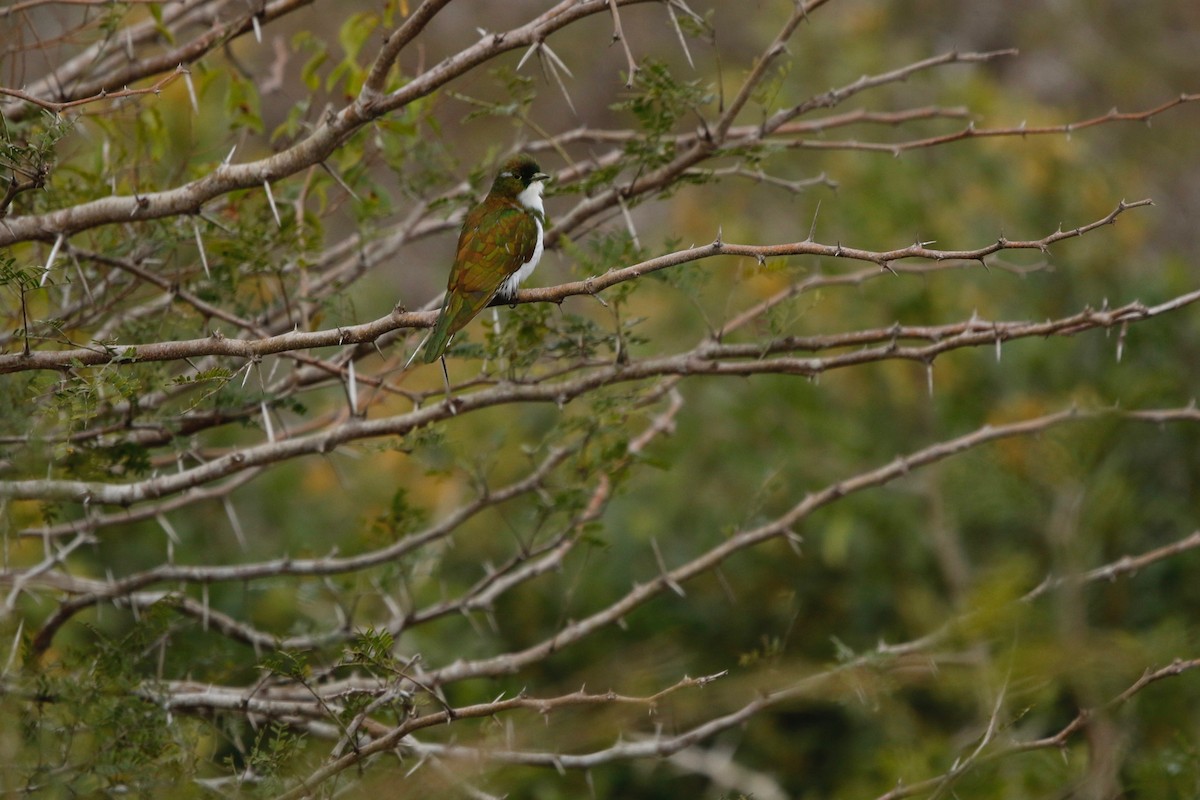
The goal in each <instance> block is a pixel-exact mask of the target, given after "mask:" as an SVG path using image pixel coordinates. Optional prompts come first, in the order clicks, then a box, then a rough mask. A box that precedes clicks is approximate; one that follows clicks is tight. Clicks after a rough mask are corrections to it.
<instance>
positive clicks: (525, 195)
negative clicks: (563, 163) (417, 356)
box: [425, 153, 550, 364]
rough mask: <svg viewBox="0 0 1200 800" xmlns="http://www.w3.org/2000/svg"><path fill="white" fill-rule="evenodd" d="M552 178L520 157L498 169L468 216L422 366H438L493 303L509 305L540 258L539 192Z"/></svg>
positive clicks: (542, 209)
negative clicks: (460, 335)
mask: <svg viewBox="0 0 1200 800" xmlns="http://www.w3.org/2000/svg"><path fill="white" fill-rule="evenodd" d="M548 180H550V176H549V175H547V174H546V173H544V172H542V171H541V169H540V168H539V167H538V165H537V162H535V161H534V160H533V159H532V158H531V157H529V156H528V155H525V154H524V153H521V154H518V155H515V156H512V157H511V158H509V159H508V160H507V161H505V162H504V164H503V166H501V168H500V172H499V174H497V175H496V180H495V181H494V182H493V183H492V189H491V191H489V192H488V194H487V197H485V198H483V200H482V201H481V202H480V203H479V204H478V205H476V206H475V207H474V208H472V209H471V210H470V211H468V212H467V217H466V219H465V220H464V221H463V227H462V233H460V234H459V236H458V251H457V254H456V255H455V257H454V267H453V268H452V269H451V270H450V280H449V281H448V282H447V284H446V299H445V301H443V303H442V312H441V314H440V315H439V316H438V319H437V323H436V324H435V325H434V327H433V333H432V334H430V336H429V339H428V340H427V341H426V342H425V363H427V364H429V363H432V362H434V361H436V360H437V359H438V358H439V357H440V356H441V355H442V353H444V352H445V350H446V345H447V344H449V342H450V337H451V336H453V335H454V334H455V333H457V332H458V331H460V330H462V329H463V327H465V326H466V324H467V323H468V322H470V321H471V320H472V319H474V318H475V315H476V314H478V313H479V312H480V311H482V310H483V309H484V308H485V307H486V306H487V305H488V304H489V303H491V302H492V300H493V298H495V299H498V300H499V301H500V302H510V301H511V300H512V299H513V298H515V297H516V294H517V287H519V286H520V285H521V281H523V280H525V279H526V278H528V277H529V276H530V275H531V274H532V273H533V269H534V267H536V266H537V263H538V261H539V260H541V257H542V229H543V227H544V226H545V222H546V210H545V207H544V206H543V205H542V190H543V189H544V188H545V183H546V181H548Z"/></svg>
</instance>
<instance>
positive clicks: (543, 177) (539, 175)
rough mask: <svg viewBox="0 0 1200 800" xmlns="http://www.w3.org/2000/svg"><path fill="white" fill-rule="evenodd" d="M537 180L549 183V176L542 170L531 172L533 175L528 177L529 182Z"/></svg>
mask: <svg viewBox="0 0 1200 800" xmlns="http://www.w3.org/2000/svg"><path fill="white" fill-rule="evenodd" d="M537 181H545V182H547V183H549V182H550V176H549V175H547V174H546V173H544V172H535V173H533V177H532V178H530V179H529V182H530V183H535V182H537Z"/></svg>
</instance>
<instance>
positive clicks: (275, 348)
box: [0, 199, 1153, 374]
mask: <svg viewBox="0 0 1200 800" xmlns="http://www.w3.org/2000/svg"><path fill="white" fill-rule="evenodd" d="M1152 204H1153V201H1151V200H1149V199H1145V200H1138V201H1135V202H1131V203H1127V202H1124V201H1122V202H1121V203H1119V204H1118V205H1117V207H1116V208H1114V209H1113V210H1112V211H1111V212H1110V213H1109V214H1107V215H1106V216H1105V217H1103V218H1101V219H1098V220H1095V221H1094V222H1090V223H1088V224H1086V225H1082V226H1080V227H1077V228H1071V229H1068V230H1063V229H1062V228H1061V227H1060V228H1059V229H1058V230H1057V231H1055V232H1054V233H1051V234H1049V235H1047V236H1044V237H1042V238H1040V239H1033V240H1014V239H1008V238H1005V237H1000V238H999V239H997V240H996V241H994V242H992V243H991V244H988V245H985V246H983V247H978V248H974V249H969V250H937V249H933V248H930V247H927V246H925V245H924V244H921V243H916V244H912V245H909V246H907V247H901V248H896V249H893V250H881V251H876V250H864V249H861V248H856V247H847V246H843V245H842V244H840V243H838V244H822V243H819V242H814V241H811V240H805V241H799V242H790V243H787V244H777V245H749V244H734V243H731V242H724V241H722V240H721V239H720V238H718V239H717V240H715V241H713V242H711V243H709V244H706V245H701V246H698V247H690V248H688V249H686V250H679V251H676V252H674V253H668V254H666V255H663V256H658V257H656V258H651V259H648V260H646V261H642V262H640V263H638V264H634V265H631V266H628V267H623V268H620V269H614V270H610V271H609V272H606V273H604V274H603V275H599V276H597V277H594V278H587V279H586V280H582V281H572V282H568V283H564V284H560V285H559V286H552V287H547V288H542V289H522V290H521V291H520V292H518V294H517V297H516V300H515V302H516V303H536V302H555V303H561V302H562V301H563V300H565V299H566V298H568V297H573V296H579V295H594V294H596V293H598V292H600V291H603V290H604V289H607V288H610V287H612V286H615V285H617V284H620V283H624V282H625V281H629V280H633V279H635V278H639V277H641V276H643V275H648V274H650V273H653V272H658V271H659V270H663V269H668V268H671V267H677V266H681V265H683V264H688V263H692V262H695V261H701V260H704V259H708V258H714V257H717V256H741V257H746V258H754V259H758V260H759V261H763V262H765V261H766V260H767V259H769V258H783V257H793V256H822V257H826V258H838V259H847V260H851V261H864V262H868V263H872V264H877V265H878V266H879V267H880V268H881V269H890V268H891V265H892V264H893V263H894V262H897V261H901V260H905V259H926V260H929V261H934V262H941V261H975V262H979V263H985V259H986V258H987V257H988V256H990V255H994V254H995V253H998V252H1000V251H1003V250H1038V251H1040V252H1046V251H1048V250H1049V248H1050V246H1051V245H1053V244H1055V243H1057V242H1060V241H1063V240H1064V239H1071V238H1074V237H1077V236H1082V235H1084V234H1086V233H1088V232H1090V231H1093V230H1095V229H1097V228H1101V227H1103V226H1105V225H1111V224H1113V223H1115V222H1116V220H1117V218H1118V217H1119V216H1120V215H1121V214H1123V213H1124V212H1126V211H1128V210H1129V209H1132V208H1140V207H1143V206H1149V205H1152ZM436 319H437V311H412V312H409V311H403V310H401V309H395V310H393V312H392V313H391V314H390V315H388V316H386V317H381V318H379V319H376V320H373V321H371V322H366V323H363V324H360V325H348V326H345V327H339V328H330V329H327V330H323V331H299V330H293V331H289V332H288V333H284V334H280V335H278V336H271V337H267V338H262V339H228V338H225V337H224V336H221V335H219V334H213V335H212V336H208V337H205V338H202V339H189V340H183V341H174V342H158V343H152V344H140V345H117V344H95V345H92V346H89V347H81V348H76V349H72V350H35V351H31V352H30V353H8V354H3V355H0V374H5V373H11V372H22V371H26V370H31V369H48V370H67V369H73V368H76V367H80V366H98V365H102V364H121V363H130V364H132V363H138V362H146V361H174V360H179V359H184V358H196V357H199V356H229V357H237V358H246V359H255V358H261V357H262V356H266V355H272V354H275V353H283V352H287V351H291V350H302V349H307V348H314V347H333V346H342V345H347V344H363V343H369V342H373V341H375V340H376V339H378V338H379V337H380V336H382V335H383V334H385V333H389V332H391V331H394V330H397V329H400V328H423V327H429V326H431V325H433V323H434V321H435V320H436Z"/></svg>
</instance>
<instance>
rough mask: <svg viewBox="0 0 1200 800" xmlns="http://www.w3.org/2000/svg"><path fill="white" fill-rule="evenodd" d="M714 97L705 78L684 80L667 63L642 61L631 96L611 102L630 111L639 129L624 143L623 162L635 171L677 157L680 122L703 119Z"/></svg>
mask: <svg viewBox="0 0 1200 800" xmlns="http://www.w3.org/2000/svg"><path fill="white" fill-rule="evenodd" d="M714 100H715V97H714V94H713V92H712V89H711V88H710V87H708V86H707V85H706V84H705V82H704V81H702V80H700V79H696V80H690V81H682V80H679V79H678V78H676V77H675V76H674V75H672V73H671V71H670V69H669V67H668V66H667V65H666V64H665V63H663V62H661V61H656V60H654V59H647V60H645V61H643V62H642V63H641V64H640V65H639V68H638V71H637V73H636V74H635V75H634V85H633V91H632V92H631V94H630V95H629V97H628V98H627V99H625V100H622V101H620V102H618V103H615V104H613V106H612V109H613V110H614V111H617V112H622V113H627V114H629V115H631V116H632V117H633V119H634V120H635V122H636V125H637V130H638V132H639V135H638V136H636V137H633V138H631V139H630V140H629V141H628V142H627V143H626V144H625V155H626V157H627V159H628V160H627V162H626V163H625V164H624V165H623V166H624V167H625V168H626V169H632V171H633V172H634V173H635V174H636V173H638V172H641V171H643V170H647V171H648V170H653V169H655V168H656V167H660V166H662V165H663V164H665V163H667V162H668V161H670V160H671V159H672V158H674V157H675V153H676V143H675V134H676V133H678V127H679V125H680V124H681V123H682V122H683V121H684V120H685V119H687V118H688V117H698V118H701V119H703V118H704V117H705V114H704V113H703V112H704V111H705V110H706V107H707V106H710V105H712V103H713V102H714Z"/></svg>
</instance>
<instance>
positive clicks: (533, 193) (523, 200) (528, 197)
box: [517, 181, 546, 215]
mask: <svg viewBox="0 0 1200 800" xmlns="http://www.w3.org/2000/svg"><path fill="white" fill-rule="evenodd" d="M545 188H546V184H545V183H543V182H542V181H534V182H533V183H531V184H529V186H527V187H525V189H524V190H523V191H522V192H521V193H520V194H519V195H517V202H518V203H520V204H521V205H523V206H525V208H532V209H534V210H535V211H540V212H542V214H543V215H544V214H545V213H546V207H545V206H544V205H543V204H542V192H543V191H544V190H545Z"/></svg>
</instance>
